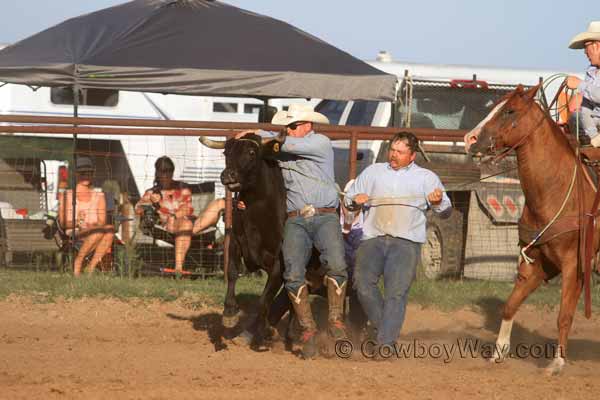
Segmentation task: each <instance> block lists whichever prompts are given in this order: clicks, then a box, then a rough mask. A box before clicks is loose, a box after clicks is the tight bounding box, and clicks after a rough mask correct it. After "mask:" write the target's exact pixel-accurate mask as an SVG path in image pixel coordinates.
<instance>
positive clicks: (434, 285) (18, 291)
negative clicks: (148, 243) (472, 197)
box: [0, 269, 600, 311]
mask: <svg viewBox="0 0 600 400" xmlns="http://www.w3.org/2000/svg"><path fill="white" fill-rule="evenodd" d="M264 282H265V277H242V278H240V279H239V280H238V284H237V288H236V293H237V294H238V298H239V297H247V298H250V297H254V296H257V295H259V294H260V292H261V291H262V288H263V286H264ZM512 286H513V285H512V283H508V282H491V281H470V280H463V281H430V280H417V281H415V282H414V284H413V285H412V287H411V291H410V294H409V303H411V304H420V305H422V306H425V307H435V308H438V309H441V310H444V311H451V310H456V309H460V308H464V307H484V306H486V305H489V304H498V305H499V304H501V303H502V302H504V300H506V299H507V298H508V296H509V294H510V292H511V290H512ZM10 295H18V296H27V297H31V298H33V299H34V300H35V301H38V302H54V301H56V300H57V299H60V298H63V299H80V298H90V297H93V298H116V299H120V300H125V301H128V300H132V299H136V300H147V301H150V300H158V301H164V302H169V301H175V300H180V301H183V303H184V304H185V306H186V307H190V308H197V307H199V306H203V305H212V306H217V307H220V306H221V305H222V304H223V299H224V295H225V284H224V282H223V280H222V279H220V278H209V279H204V280H202V279H198V280H194V281H191V280H174V279H168V278H164V277H142V278H135V279H132V278H130V277H127V276H125V277H119V276H111V275H101V274H97V275H94V276H92V277H87V276H85V277H82V278H79V279H76V278H74V277H73V276H72V275H71V274H67V273H60V272H49V271H40V272H35V271H23V270H11V269H0V300H1V299H4V298H6V297H7V296H10ZM241 301H243V300H241ZM526 303H527V304H531V305H534V306H537V307H541V308H548V307H550V308H553V307H556V306H558V305H559V303H560V285H542V286H541V287H540V288H538V290H537V291H536V292H535V293H533V294H532V295H531V296H530V298H529V299H527V302H526ZM592 304H593V305H595V307H594V308H595V309H596V310H597V309H598V307H599V306H600V287H599V286H594V287H592ZM582 306H583V300H581V301H580V308H581V307H582Z"/></svg>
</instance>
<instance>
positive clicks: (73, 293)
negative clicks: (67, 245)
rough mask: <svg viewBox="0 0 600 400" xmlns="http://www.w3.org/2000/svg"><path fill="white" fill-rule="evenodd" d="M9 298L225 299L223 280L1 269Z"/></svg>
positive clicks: (253, 282) (0, 295) (243, 287)
mask: <svg viewBox="0 0 600 400" xmlns="http://www.w3.org/2000/svg"><path fill="white" fill-rule="evenodd" d="M262 285H264V280H263V278H250V277H248V278H242V279H240V280H239V281H238V285H237V293H253V294H258V293H259V292H260V290H261V287H262ZM10 295H17V296H27V297H32V298H34V299H35V300H36V301H38V302H54V301H56V300H57V299H60V298H62V299H81V298H90V297H94V298H116V299H120V300H125V301H127V300H131V299H141V300H159V301H165V302H168V301H174V300H177V299H182V298H183V299H184V300H185V303H186V305H188V306H190V307H197V306H200V305H221V304H223V299H224V296H225V284H224V282H223V280H222V279H218V278H211V279H205V280H201V279H198V280H194V281H192V280H175V279H170V278H165V277H143V278H136V279H131V278H128V277H118V276H111V275H103V274H96V275H94V276H91V277H89V276H82V277H81V278H74V277H73V276H72V275H71V274H66V273H60V272H49V271H41V272H33V271H23V270H9V269H0V300H1V299H4V298H6V297H8V296H10Z"/></svg>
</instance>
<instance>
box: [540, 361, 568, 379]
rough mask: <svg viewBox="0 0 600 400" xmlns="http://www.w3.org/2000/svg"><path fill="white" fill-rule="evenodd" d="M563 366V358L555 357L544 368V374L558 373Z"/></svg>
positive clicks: (552, 374) (553, 374) (555, 374)
mask: <svg viewBox="0 0 600 400" xmlns="http://www.w3.org/2000/svg"><path fill="white" fill-rule="evenodd" d="M564 366H565V359H564V358H562V357H556V358H555V359H554V360H552V362H551V363H550V365H549V366H548V367H547V368H546V371H545V373H546V376H557V375H560V373H561V372H562V370H563V367H564Z"/></svg>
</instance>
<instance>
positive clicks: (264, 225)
mask: <svg viewBox="0 0 600 400" xmlns="http://www.w3.org/2000/svg"><path fill="white" fill-rule="evenodd" d="M279 146H280V143H278V142H277V141H271V142H268V143H266V144H261V137H260V136H257V135H252V134H250V135H246V136H245V137H243V138H242V139H230V140H228V141H227V142H226V144H225V163H226V168H225V170H224V171H223V173H222V174H221V181H222V183H223V184H224V185H225V186H226V187H228V188H229V189H230V190H231V191H233V192H236V193H237V200H239V201H242V202H243V203H244V204H245V209H244V210H239V209H238V207H235V206H234V208H233V228H232V235H231V242H230V246H229V265H228V271H227V277H228V285H227V294H226V297H225V309H224V311H223V324H224V325H225V327H228V328H231V327H233V326H235V325H236V324H237V321H238V317H237V316H238V312H239V309H238V305H237V302H236V299H235V284H236V280H237V277H238V272H239V270H240V265H241V259H242V257H243V259H244V264H245V266H246V268H247V269H248V270H249V271H256V270H258V269H263V270H265V271H266V272H267V275H268V279H267V283H266V285H265V288H264V290H263V293H262V295H261V296H260V304H259V315H258V319H257V321H256V322H257V323H256V332H255V333H256V335H255V342H260V340H261V339H262V338H263V337H264V334H265V329H266V327H267V325H268V322H267V317H268V312H269V309H270V307H271V304H272V303H273V298H274V297H275V294H276V293H277V291H278V290H279V288H280V287H281V285H282V283H283V281H282V269H283V266H282V261H281V246H282V241H283V229H284V225H285V220H286V217H287V215H286V190H285V186H284V184H283V177H282V175H281V170H280V168H279V165H278V163H277V161H276V160H275V159H274V157H273V156H274V154H275V153H277V152H278V151H279Z"/></svg>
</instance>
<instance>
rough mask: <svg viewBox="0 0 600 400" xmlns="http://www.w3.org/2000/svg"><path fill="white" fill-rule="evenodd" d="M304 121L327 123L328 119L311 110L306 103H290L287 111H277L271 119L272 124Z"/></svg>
mask: <svg viewBox="0 0 600 400" xmlns="http://www.w3.org/2000/svg"><path fill="white" fill-rule="evenodd" d="M299 121H306V122H314V123H317V124H328V123H329V119H327V117H326V116H324V115H323V114H321V113H318V112H316V111H314V110H313V108H312V107H311V106H309V105H308V104H290V108H288V110H287V111H278V112H277V114H275V115H274V116H273V120H272V121H271V123H272V124H274V125H289V124H291V123H293V122H299Z"/></svg>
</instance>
